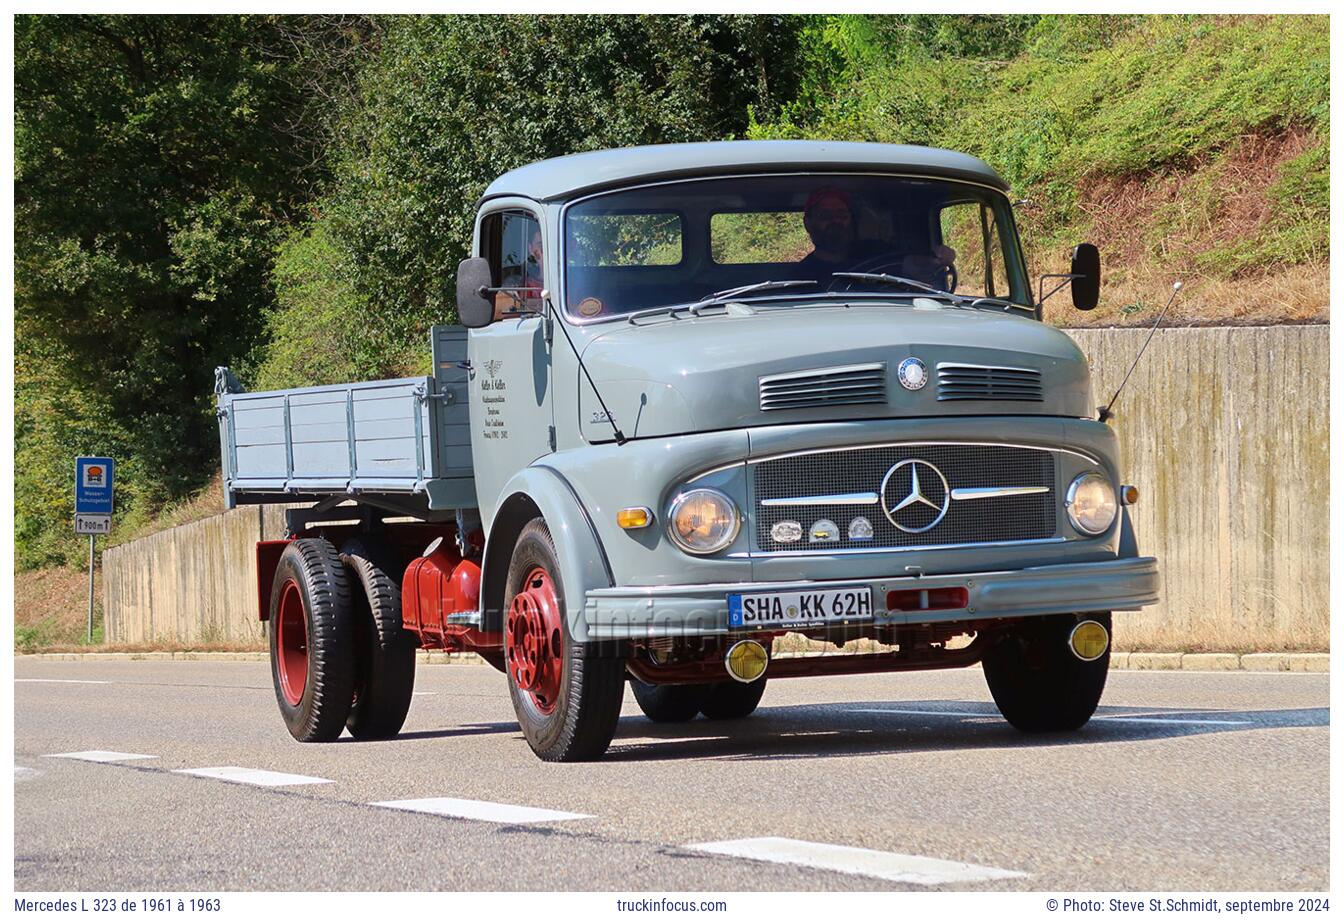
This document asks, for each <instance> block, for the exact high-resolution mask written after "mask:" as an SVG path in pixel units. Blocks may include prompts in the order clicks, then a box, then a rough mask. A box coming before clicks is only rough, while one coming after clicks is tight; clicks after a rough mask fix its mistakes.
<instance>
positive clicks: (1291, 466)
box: [103, 326, 1330, 649]
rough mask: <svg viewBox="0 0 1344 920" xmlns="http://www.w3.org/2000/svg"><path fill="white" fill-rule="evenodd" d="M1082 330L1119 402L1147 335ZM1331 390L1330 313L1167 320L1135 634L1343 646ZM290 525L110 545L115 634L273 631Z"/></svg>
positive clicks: (218, 523)
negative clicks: (263, 597)
mask: <svg viewBox="0 0 1344 920" xmlns="http://www.w3.org/2000/svg"><path fill="white" fill-rule="evenodd" d="M1072 335H1073V336H1074V338H1075V339H1076V340H1077V341H1078V344H1079V345H1080V347H1082V349H1083V351H1084V352H1086V353H1087V355H1088V357H1089V360H1090V361H1091V365H1092V372H1093V380H1094V400H1093V401H1094V402H1095V403H1097V404H1101V403H1104V402H1106V401H1107V400H1109V399H1110V395H1111V394H1112V393H1113V392H1114V391H1115V388H1116V386H1118V384H1119V382H1120V379H1121V378H1122V377H1123V376H1124V373H1125V371H1126V370H1127V369H1128V368H1129V365H1130V363H1131V362H1132V361H1133V358H1134V355H1135V353H1136V352H1137V350H1138V348H1139V346H1140V345H1141V344H1142V342H1143V338H1144V337H1145V336H1146V335H1147V332H1146V331H1145V330H1140V329H1082V330H1073V331H1072ZM1328 400H1329V328H1328V327H1326V326H1275V327H1267V328H1207V329H1168V330H1162V331H1160V332H1158V334H1157V335H1156V337H1155V338H1154V339H1153V343H1152V345H1151V346H1150V347H1149V349H1148V352H1147V354H1146V355H1145V356H1144V359H1143V362H1142V363H1141V364H1140V365H1139V368H1138V370H1137V371H1135V373H1134V377H1133V379H1131V380H1130V382H1129V386H1128V388H1127V389H1126V391H1125V393H1124V394H1123V395H1122V396H1121V399H1120V402H1119V404H1118V406H1117V417H1116V419H1115V420H1114V421H1113V422H1112V424H1113V425H1114V427H1115V430H1116V432H1117V434H1118V435H1119V437H1120V441H1121V445H1122V458H1123V459H1122V463H1123V468H1124V469H1125V480H1126V481H1127V482H1131V483H1134V484H1135V485H1137V486H1138V487H1139V489H1140V491H1141V493H1142V497H1141V500H1140V502H1139V504H1138V505H1137V506H1135V507H1134V508H1133V509H1132V510H1133V512H1134V523H1135V526H1136V529H1137V531H1138V536H1139V546H1140V549H1141V550H1142V551H1143V552H1144V553H1146V554H1152V555H1156V556H1158V557H1159V559H1160V560H1161V565H1162V571H1163V579H1164V599H1163V602H1162V603H1161V604H1160V605H1159V606H1157V607H1154V608H1149V609H1148V610H1146V611H1144V612H1143V613H1137V614H1133V613H1129V614H1121V615H1119V617H1118V618H1117V623H1116V637H1117V643H1118V646H1119V647H1120V648H1147V649H1164V648H1175V649H1187V648H1192V647H1195V648H1198V647H1203V648H1211V649H1275V648H1293V649H1317V648H1319V649H1323V648H1326V647H1327V646H1328V643H1329V598H1328V592H1329V574H1328V572H1329V569H1328V565H1329V530H1328V523H1329V492H1328V489H1329V473H1330V456H1329V447H1328V443H1327V441H1328V433H1329V402H1328ZM282 530H283V525H282V516H281V512H280V509H278V508H265V509H261V508H242V509H237V510H234V511H230V512H228V513H227V514H223V515H220V516H219V517H217V518H212V519H210V520H206V521H201V522H198V523H195V524H187V525H184V526H182V527H177V528H174V529H172V530H168V531H165V532H163V533H159V534H155V535H153V536H150V537H146V538H145V539H143V540H137V541H136V542H134V543H129V544H125V545H123V546H119V547H115V548H113V549H110V550H108V551H107V552H106V553H104V555H103V567H104V579H103V584H104V610H105V611H106V622H107V626H106V635H107V641H108V642H112V643H138V642H153V641H155V640H179V641H196V642H205V641H238V642H241V641H248V640H255V641H258V642H260V641H261V640H262V639H263V638H264V635H265V633H264V631H263V629H262V624H260V623H258V622H257V619H256V611H255V607H254V601H253V598H254V597H255V592H256V588H255V585H256V571H255V561H254V559H253V551H252V546H253V543H254V542H255V541H256V540H257V539H261V538H267V539H274V538H277V537H279V536H280V535H281V532H282Z"/></svg>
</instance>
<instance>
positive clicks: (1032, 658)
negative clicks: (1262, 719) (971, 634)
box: [982, 613, 1111, 733]
mask: <svg viewBox="0 0 1344 920" xmlns="http://www.w3.org/2000/svg"><path fill="white" fill-rule="evenodd" d="M1083 620H1096V621H1097V622H1098V623H1100V624H1101V625H1102V626H1104V627H1106V634H1107V636H1108V637H1109V636H1110V633H1111V615H1110V614H1109V613H1097V614H1082V615H1077V616H1075V615H1073V614H1066V615H1063V616H1052V617H1041V618H1040V619H1038V620H1036V621H1034V622H1032V623H1030V624H1028V625H1025V626H1020V627H1017V628H1015V629H1014V630H1012V631H1011V632H1009V633H1007V634H1006V635H1004V636H1003V638H1001V639H1000V640H999V641H998V642H997V643H995V644H994V645H993V646H991V647H990V649H989V650H988V651H987V652H986V653H985V657H984V661H983V662H982V666H983V668H984V671H985V682H986V683H987V684H989V692H990V694H991V695H992V696H993V697H994V703H995V704H996V705H997V706H998V707H999V712H1001V713H1003V717H1004V718H1005V719H1007V720H1008V722H1009V724H1011V725H1012V726H1013V727H1014V728H1016V729H1018V730H1020V731H1024V732H1031V733H1037V732H1067V731H1075V730H1076V729H1079V728H1082V727H1083V726H1084V725H1086V724H1087V721H1088V720H1089V719H1091V718H1092V713H1094V712H1096V709H1097V704H1098V703H1099V702H1100V701H1101V694H1102V691H1103V690H1104V689H1105V688H1106V673H1107V669H1108V668H1109V667H1110V661H1111V646H1110V643H1109V642H1107V644H1106V651H1105V652H1103V653H1102V655H1101V657H1100V658H1098V659H1096V660H1095V661H1082V660H1081V659H1079V658H1078V657H1076V656H1075V655H1074V654H1073V652H1072V651H1071V650H1070V648H1069V633H1070V632H1071V631H1072V630H1073V628H1074V626H1076V625H1077V624H1078V623H1080V622H1082V621H1083Z"/></svg>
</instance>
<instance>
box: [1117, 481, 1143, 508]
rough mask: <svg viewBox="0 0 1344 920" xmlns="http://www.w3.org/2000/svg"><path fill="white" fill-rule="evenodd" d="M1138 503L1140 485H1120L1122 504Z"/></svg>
mask: <svg viewBox="0 0 1344 920" xmlns="http://www.w3.org/2000/svg"><path fill="white" fill-rule="evenodd" d="M1138 503H1139V487H1138V486H1121V487H1120V504H1122V505H1137V504H1138Z"/></svg>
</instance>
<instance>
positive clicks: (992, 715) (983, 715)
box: [850, 709, 1255, 725]
mask: <svg viewBox="0 0 1344 920" xmlns="http://www.w3.org/2000/svg"><path fill="white" fill-rule="evenodd" d="M850 712H886V713H893V714H895V715H904V716H956V717H958V718H968V717H970V718H977V719H997V718H999V714H998V713H996V712H966V711H958V710H953V709H851V710H850ZM1093 721H1094V722H1143V723H1145V724H1148V725H1254V724H1255V722H1254V721H1253V720H1251V719H1165V718H1161V717H1159V716H1152V717H1146V716H1095V717H1093Z"/></svg>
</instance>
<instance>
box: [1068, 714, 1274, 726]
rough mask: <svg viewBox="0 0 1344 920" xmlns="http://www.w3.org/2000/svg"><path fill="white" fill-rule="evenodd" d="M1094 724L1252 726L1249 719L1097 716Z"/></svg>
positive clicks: (1252, 723)
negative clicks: (1137, 723)
mask: <svg viewBox="0 0 1344 920" xmlns="http://www.w3.org/2000/svg"><path fill="white" fill-rule="evenodd" d="M1093 721H1095V722H1143V723H1145V724H1148V725H1254V724H1255V722H1253V721H1252V720H1250V719H1162V718H1151V719H1149V718H1142V717H1140V716H1097V717H1096V718H1095V719H1094V720H1093Z"/></svg>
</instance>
